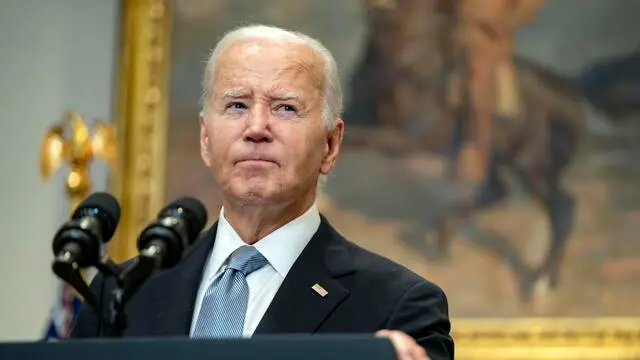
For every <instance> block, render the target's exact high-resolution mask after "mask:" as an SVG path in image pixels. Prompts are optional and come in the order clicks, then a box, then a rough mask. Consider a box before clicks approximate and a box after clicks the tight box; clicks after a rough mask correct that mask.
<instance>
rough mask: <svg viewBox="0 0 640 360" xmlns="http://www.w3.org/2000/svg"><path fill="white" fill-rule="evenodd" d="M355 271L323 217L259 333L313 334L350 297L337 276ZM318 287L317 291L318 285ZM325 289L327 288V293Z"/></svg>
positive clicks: (259, 326)
mask: <svg viewBox="0 0 640 360" xmlns="http://www.w3.org/2000/svg"><path fill="white" fill-rule="evenodd" d="M352 271H353V266H352V262H351V257H350V255H349V253H348V249H347V248H346V247H345V245H344V243H343V242H341V241H340V236H339V235H337V233H335V231H334V230H333V229H332V228H331V226H330V225H329V224H328V222H327V221H326V219H325V218H324V217H322V221H321V224H320V227H319V229H318V231H317V232H316V234H315V235H314V236H313V238H312V239H311V240H310V241H309V244H308V245H307V246H306V247H305V249H304V250H303V251H302V253H301V254H300V256H299V257H298V259H297V260H296V262H295V263H294V265H293V266H292V267H291V270H290V271H289V273H288V275H287V277H286V278H285V280H284V281H283V283H282V285H281V286H280V289H279V290H278V292H277V293H276V295H275V297H274V299H273V301H272V302H271V305H270V306H269V308H268V309H267V312H266V313H265V315H264V317H263V318H262V321H261V322H260V324H259V325H258V328H257V329H256V331H255V334H267V333H313V332H315V331H316V330H317V328H318V327H319V326H320V325H321V324H322V322H323V321H324V320H325V319H326V318H327V317H328V316H329V315H330V314H331V313H332V311H333V310H334V309H335V308H336V307H337V306H338V305H339V304H340V303H342V301H344V300H345V299H346V298H347V297H348V296H349V291H348V290H347V289H346V288H345V287H344V286H342V285H341V284H340V283H339V282H338V281H337V280H336V278H338V277H340V276H343V275H345V274H348V273H350V272H352ZM316 284H317V285H319V286H320V287H317V286H316V289H317V290H314V285H316ZM321 289H324V290H325V291H326V295H324V296H322V295H321V294H320V293H324V292H323V291H322V290H321Z"/></svg>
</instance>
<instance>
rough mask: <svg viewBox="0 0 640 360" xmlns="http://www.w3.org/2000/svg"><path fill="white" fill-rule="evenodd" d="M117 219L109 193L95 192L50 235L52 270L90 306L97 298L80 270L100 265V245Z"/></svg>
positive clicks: (114, 204) (116, 206) (116, 212)
mask: <svg viewBox="0 0 640 360" xmlns="http://www.w3.org/2000/svg"><path fill="white" fill-rule="evenodd" d="M119 221H120V206H119V204H118V201H117V200H116V199H115V198H114V197H113V196H112V195H110V194H108V193H103V192H98V193H94V194H92V195H90V196H89V197H87V198H86V199H85V200H84V201H83V202H82V203H80V205H78V207H77V208H76V210H75V211H74V213H73V215H72V216H71V220H69V221H67V222H65V223H64V224H63V225H62V227H61V228H60V229H59V230H58V231H57V232H56V234H55V236H54V237H53V246H52V248H53V254H54V256H55V259H54V261H53V265H52V270H53V272H54V273H55V274H56V275H57V276H58V277H59V278H61V279H62V280H64V281H66V282H67V283H68V284H70V285H71V286H73V287H74V288H75V289H76V290H77V291H78V293H79V294H80V295H81V296H82V297H83V298H84V299H85V300H86V301H87V303H89V305H91V306H93V307H94V308H95V307H96V306H97V299H96V298H95V295H93V293H92V292H91V290H90V289H89V286H88V285H87V283H86V282H85V281H84V279H83V278H82V275H81V274H80V271H79V270H80V269H82V268H86V267H89V266H100V265H101V257H102V255H103V244H105V243H107V242H108V241H109V240H111V237H112V236H113V234H114V232H115V230H116V227H117V225H118V222H119Z"/></svg>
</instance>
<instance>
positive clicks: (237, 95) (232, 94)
mask: <svg viewBox="0 0 640 360" xmlns="http://www.w3.org/2000/svg"><path fill="white" fill-rule="evenodd" d="M247 97H249V94H248V93H247V92H246V91H242V90H227V91H225V92H223V93H222V98H223V99H243V98H247Z"/></svg>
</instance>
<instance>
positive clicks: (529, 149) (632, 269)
mask: <svg viewBox="0 0 640 360" xmlns="http://www.w3.org/2000/svg"><path fill="white" fill-rule="evenodd" d="M638 14H640V2H637V1H633V0H615V1H602V0H515V1H505V0H366V1H365V0H361V1H355V0H353V1H345V0H323V1H317V0H272V1H261V0H131V1H124V2H123V6H122V48H121V54H120V64H119V65H120V70H119V71H120V75H119V77H120V78H119V88H118V97H117V99H118V112H117V114H118V129H119V134H120V139H119V141H120V151H121V153H122V154H123V156H121V157H120V160H119V161H120V162H119V165H118V166H119V167H118V170H117V171H115V172H114V174H113V179H112V180H113V187H114V191H115V192H116V193H117V194H118V196H119V197H120V200H121V204H122V208H123V216H122V220H121V223H120V227H119V230H118V233H117V235H116V239H115V240H114V241H113V244H112V245H111V247H110V252H111V254H112V255H113V257H114V258H115V259H116V260H118V261H121V260H124V259H126V258H129V257H131V256H133V255H135V253H136V252H135V241H136V238H137V234H138V233H139V232H140V230H141V229H142V227H144V226H145V225H146V224H147V222H148V221H149V220H150V219H152V218H154V217H155V216H156V212H157V211H158V210H159V209H160V207H161V206H162V205H163V204H165V203H166V202H168V201H171V200H172V199H174V198H176V197H179V196H183V195H190V196H195V197H197V198H199V199H200V200H202V201H203V202H204V203H205V205H206V207H207V210H208V212H209V223H211V222H213V221H215V220H216V218H217V215H218V213H219V208H220V198H219V195H218V193H217V189H216V188H215V186H214V184H213V181H212V180H211V177H210V174H209V173H208V172H207V170H206V168H205V167H204V165H203V164H202V162H201V160H200V155H199V150H198V113H199V110H200V109H199V105H198V104H199V98H200V91H201V87H200V83H201V77H202V74H203V70H204V64H205V60H206V58H207V56H208V55H209V52H210V50H211V48H212V47H213V46H214V44H215V42H216V41H217V40H218V39H219V38H220V37H221V36H222V35H223V33H224V32H225V31H227V30H230V29H232V28H234V27H236V26H239V25H242V24H249V23H267V24H274V25H278V26H283V27H286V28H290V29H295V30H299V31H302V32H305V33H308V34H310V35H311V36H313V37H316V38H318V39H319V40H321V41H322V42H323V43H324V44H326V46H327V47H328V48H329V49H330V50H331V51H332V53H333V54H334V56H335V57H336V60H337V62H338V65H339V70H340V72H341V74H342V78H341V81H342V85H343V91H344V94H345V106H346V107H345V112H344V119H345V123H346V127H345V129H346V133H345V139H344V145H343V151H342V153H341V157H340V159H339V162H338V165H337V167H336V169H335V171H334V172H333V173H332V174H331V175H330V177H329V180H328V182H327V184H326V185H325V187H324V188H323V189H322V192H321V194H320V196H319V198H318V206H319V208H320V210H321V212H322V213H323V214H324V215H325V216H327V218H328V219H329V220H330V221H331V222H332V223H333V224H334V225H335V226H336V228H337V229H339V230H340V231H341V232H342V233H343V234H344V235H345V236H346V237H347V238H348V239H350V240H352V241H353V242H355V243H357V244H359V245H361V246H363V247H365V248H368V249H370V250H373V251H375V252H377V253H380V254H383V255H385V256H387V257H389V258H391V259H393V260H395V261H397V262H399V263H401V264H403V265H405V266H407V267H408V268H410V269H412V270H413V271H415V272H417V273H419V274H420V275H422V276H424V277H426V278H428V279H430V280H431V281H434V282H435V283H437V284H439V285H440V286H441V287H442V288H443V289H444V290H445V292H446V293H447V294H448V297H449V306H450V313H451V316H452V319H453V320H452V321H453V334H454V337H455V339H456V346H457V353H458V354H457V358H458V359H560V358H563V359H564V358H571V359H634V358H635V359H638V358H640V306H638V302H640V280H639V279H640V241H638V235H637V234H638V233H639V232H640V188H639V187H638V186H637V184H638V181H639V180H640V167H639V166H638V162H637V158H638V154H639V153H640V145H638V144H640V126H639V125H638V124H640V121H638V120H640V23H639V22H638V21H637V15H638Z"/></svg>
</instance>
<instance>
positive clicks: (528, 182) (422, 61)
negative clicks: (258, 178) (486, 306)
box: [345, 0, 584, 300]
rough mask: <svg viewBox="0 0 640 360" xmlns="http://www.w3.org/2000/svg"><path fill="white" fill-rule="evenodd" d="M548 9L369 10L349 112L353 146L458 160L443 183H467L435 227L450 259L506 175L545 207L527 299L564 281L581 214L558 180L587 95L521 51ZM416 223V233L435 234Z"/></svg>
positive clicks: (437, 3) (447, 3)
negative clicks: (458, 234) (545, 231)
mask: <svg viewBox="0 0 640 360" xmlns="http://www.w3.org/2000/svg"><path fill="white" fill-rule="evenodd" d="M542 2H543V1H541V0H395V1H393V0H387V1H367V2H365V4H366V5H367V6H368V7H367V13H368V15H369V19H370V28H371V34H370V37H369V41H368V43H367V47H366V50H365V53H364V57H363V60H362V63H361V64H360V67H359V68H358V70H357V71H356V72H355V74H354V77H353V79H352V94H353V95H352V99H351V102H350V106H349V107H348V108H347V110H346V114H345V118H346V119H347V121H348V122H349V123H350V126H351V124H352V123H354V124H356V126H357V129H354V130H352V132H351V137H349V132H347V134H346V142H347V144H350V145H355V146H372V147H374V148H377V149H380V150H382V151H384V152H387V153H388V154H389V155H402V154H407V153H410V152H414V151H422V152H429V153H433V154H441V155H444V156H446V157H447V158H448V159H450V163H451V170H452V171H451V172H450V173H449V174H448V175H447V176H452V179H453V180H455V181H454V183H456V184H471V186H470V187H461V188H460V189H471V190H470V191H462V192H460V191H459V192H458V193H459V194H462V195H461V196H460V198H458V199H456V203H455V205H454V206H452V207H445V209H444V211H446V212H445V213H444V214H442V216H441V217H440V220H439V221H438V223H439V226H438V237H437V242H436V244H437V249H438V250H439V252H440V254H441V256H442V257H445V258H446V256H447V255H448V249H449V246H450V239H451V237H452V236H453V233H454V232H455V229H456V228H457V225H458V224H460V223H461V220H466V219H467V218H468V217H469V216H470V215H472V214H473V213H475V212H477V211H479V210H481V209H485V208H487V207H488V206H490V205H494V204H497V203H498V202H500V201H502V200H504V199H505V198H506V197H507V195H508V189H507V186H506V178H505V172H504V171H502V170H503V169H506V170H508V171H507V173H508V174H509V175H510V176H512V177H514V178H516V179H517V180H518V181H519V182H520V183H521V185H522V186H523V188H525V189H526V191H527V192H528V194H529V195H530V196H531V197H533V198H534V199H537V200H538V201H539V202H540V203H541V205H542V206H543V208H544V209H545V212H546V214H547V216H548V222H549V226H550V234H551V235H550V236H551V239H550V243H549V246H548V251H547V254H546V256H545V258H544V260H543V261H542V262H541V263H540V264H538V265H537V266H535V267H534V268H530V267H526V266H521V267H520V270H519V274H518V278H519V281H520V284H519V285H520V296H521V298H522V299H524V300H528V299H530V297H531V292H532V288H533V285H534V284H535V282H536V281H537V280H538V279H541V278H543V277H548V279H549V284H550V285H551V286H552V287H554V286H556V285H557V283H558V278H559V269H560V263H561V260H562V255H563V251H564V248H565V246H566V240H567V238H568V236H569V234H570V231H571V227H572V224H573V221H574V215H575V214H574V212H575V201H574V199H573V197H572V196H571V195H570V194H569V193H568V192H567V191H566V190H565V189H564V188H563V187H562V184H561V178H562V175H563V174H564V172H565V170H566V168H567V167H568V165H569V164H570V163H571V160H572V159H573V157H574V155H575V154H576V151H577V150H578V147H579V143H580V139H581V134H582V131H583V127H584V124H583V122H584V114H583V107H582V106H583V102H582V101H583V97H582V95H581V94H580V91H579V90H578V89H576V88H575V87H574V86H573V83H572V82H571V81H570V79H566V78H564V77H562V76H560V75H558V74H556V73H554V72H552V71H550V70H548V69H545V68H543V67H542V66H539V65H537V64H535V63H533V62H531V61H527V60H525V59H522V58H519V57H517V56H515V55H514V54H513V41H514V40H513V38H514V32H515V30H516V29H518V28H519V27H521V26H524V25H525V24H527V23H528V22H529V21H531V19H532V18H533V17H534V16H535V13H536V10H537V9H538V7H539V6H540V5H541V4H542ZM372 104H373V105H372ZM415 226H417V227H418V228H417V229H414V230H413V231H411V232H410V233H411V234H413V235H414V236H415V235H417V234H420V233H422V234H424V233H426V232H428V231H429V230H430V229H429V225H428V224H425V223H424V222H423V223H422V224H418V225H415ZM504 261H509V260H508V259H504Z"/></svg>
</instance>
